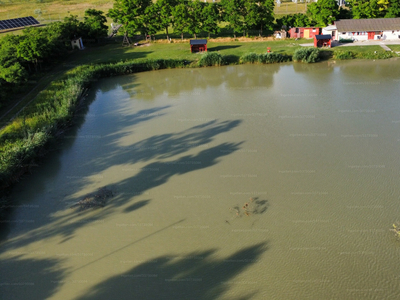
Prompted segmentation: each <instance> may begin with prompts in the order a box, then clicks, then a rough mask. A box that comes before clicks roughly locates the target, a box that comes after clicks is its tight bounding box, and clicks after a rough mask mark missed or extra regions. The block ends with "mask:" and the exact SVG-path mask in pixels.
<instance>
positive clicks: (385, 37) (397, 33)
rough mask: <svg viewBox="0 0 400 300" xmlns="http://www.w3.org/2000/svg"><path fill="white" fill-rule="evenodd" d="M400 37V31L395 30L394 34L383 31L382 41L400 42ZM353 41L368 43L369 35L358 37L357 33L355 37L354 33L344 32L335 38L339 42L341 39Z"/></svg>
mask: <svg viewBox="0 0 400 300" xmlns="http://www.w3.org/2000/svg"><path fill="white" fill-rule="evenodd" d="M399 36H400V30H394V31H393V32H392V30H387V31H383V36H382V38H381V39H382V40H400V38H399ZM341 38H342V39H353V40H357V41H367V40H368V33H367V32H360V34H359V35H357V32H356V33H355V34H354V35H353V33H352V32H345V33H344V34H343V32H339V34H338V35H337V36H336V37H335V40H337V41H338V40H339V39H341Z"/></svg>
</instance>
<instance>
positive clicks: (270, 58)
mask: <svg viewBox="0 0 400 300" xmlns="http://www.w3.org/2000/svg"><path fill="white" fill-rule="evenodd" d="M291 60H292V58H291V57H290V56H289V55H285V54H280V53H271V52H267V53H265V54H260V55H259V57H258V61H259V62H260V63H263V64H273V63H280V62H285V61H291Z"/></svg>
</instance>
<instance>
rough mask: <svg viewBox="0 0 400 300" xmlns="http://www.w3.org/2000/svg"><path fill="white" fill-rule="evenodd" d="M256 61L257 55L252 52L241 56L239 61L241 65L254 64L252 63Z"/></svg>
mask: <svg viewBox="0 0 400 300" xmlns="http://www.w3.org/2000/svg"><path fill="white" fill-rule="evenodd" d="M258 60H259V55H258V54H257V53H254V52H250V53H246V54H243V55H242V56H241V57H240V60H239V61H240V62H241V63H243V64H254V63H256V62H258Z"/></svg>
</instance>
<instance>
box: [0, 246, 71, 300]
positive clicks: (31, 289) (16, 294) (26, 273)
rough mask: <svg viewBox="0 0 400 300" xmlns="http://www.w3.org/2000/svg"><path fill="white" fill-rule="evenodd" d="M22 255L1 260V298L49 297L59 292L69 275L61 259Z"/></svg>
mask: <svg viewBox="0 0 400 300" xmlns="http://www.w3.org/2000/svg"><path fill="white" fill-rule="evenodd" d="M38 254H40V253H38ZM43 254H45V252H43ZM22 256H23V255H18V256H15V257H13V258H8V259H3V260H2V261H1V262H0V263H1V272H0V282H1V286H0V299H48V298H49V297H50V296H52V295H53V294H54V293H56V292H57V290H58V288H59V287H60V286H61V285H62V280H63V279H64V278H65V276H66V275H67V272H66V270H65V269H64V268H62V267H60V265H61V260H60V259H49V258H47V259H28V258H22Z"/></svg>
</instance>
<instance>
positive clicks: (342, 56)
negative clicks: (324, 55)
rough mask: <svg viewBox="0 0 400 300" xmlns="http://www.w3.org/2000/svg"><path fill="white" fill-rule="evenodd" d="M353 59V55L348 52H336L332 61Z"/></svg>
mask: <svg viewBox="0 0 400 300" xmlns="http://www.w3.org/2000/svg"><path fill="white" fill-rule="evenodd" d="M354 57H355V54H354V53H353V52H351V51H349V50H344V51H336V52H335V53H334V54H333V58H334V59H340V60H344V59H353V58H354Z"/></svg>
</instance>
